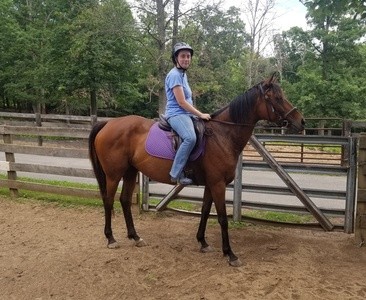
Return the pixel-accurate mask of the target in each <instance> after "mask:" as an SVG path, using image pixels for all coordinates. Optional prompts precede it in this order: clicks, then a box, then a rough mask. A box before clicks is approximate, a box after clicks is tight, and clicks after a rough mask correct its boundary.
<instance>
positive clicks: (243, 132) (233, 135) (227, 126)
mask: <svg viewBox="0 0 366 300" xmlns="http://www.w3.org/2000/svg"><path fill="white" fill-rule="evenodd" d="M214 119H215V120H217V121H219V123H218V125H217V126H216V127H217V129H216V130H217V131H218V132H219V133H220V136H221V137H222V139H221V142H222V143H223V144H224V145H225V146H227V147H229V145H230V146H231V149H233V150H234V151H235V152H236V154H239V153H241V152H242V151H243V149H244V147H245V145H246V144H247V143H248V140H249V138H250V136H251V135H252V132H253V129H254V126H255V123H254V121H253V122H248V123H246V124H236V123H233V122H232V120H231V119H230V116H229V110H225V111H223V112H222V113H221V114H219V115H218V116H216V117H215V118H214ZM220 122H222V123H220Z"/></svg>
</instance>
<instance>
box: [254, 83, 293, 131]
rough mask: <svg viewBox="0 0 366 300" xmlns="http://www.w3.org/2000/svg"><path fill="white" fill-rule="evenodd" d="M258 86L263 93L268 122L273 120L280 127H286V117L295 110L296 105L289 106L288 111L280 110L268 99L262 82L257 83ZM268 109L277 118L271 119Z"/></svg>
mask: <svg viewBox="0 0 366 300" xmlns="http://www.w3.org/2000/svg"><path fill="white" fill-rule="evenodd" d="M258 88H259V90H260V92H261V94H262V95H263V97H264V101H265V103H266V109H267V115H268V120H269V121H270V122H274V123H276V124H277V125H279V126H281V127H285V128H287V127H288V125H289V121H288V118H289V116H290V115H291V114H292V113H293V112H295V111H297V107H296V106H294V107H293V108H291V109H290V110H289V111H288V112H286V113H284V111H282V110H281V109H278V108H277V109H276V106H275V105H273V103H272V102H271V101H270V99H269V97H268V96H267V94H266V91H264V89H263V86H262V84H259V85H258ZM270 110H271V111H272V113H274V114H275V115H276V116H277V117H278V118H277V120H272V119H271V114H270V112H269V111H270Z"/></svg>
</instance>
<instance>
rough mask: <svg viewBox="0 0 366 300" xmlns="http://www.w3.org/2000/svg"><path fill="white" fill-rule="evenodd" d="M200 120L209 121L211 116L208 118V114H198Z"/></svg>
mask: <svg viewBox="0 0 366 300" xmlns="http://www.w3.org/2000/svg"><path fill="white" fill-rule="evenodd" d="M199 117H200V118H201V119H203V120H206V121H208V120H210V119H211V116H210V114H202V113H201V114H200V116H199Z"/></svg>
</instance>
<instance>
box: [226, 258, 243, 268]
mask: <svg viewBox="0 0 366 300" xmlns="http://www.w3.org/2000/svg"><path fill="white" fill-rule="evenodd" d="M229 265H230V266H232V267H241V266H242V265H243V263H242V262H241V260H240V259H239V258H238V259H235V260H229Z"/></svg>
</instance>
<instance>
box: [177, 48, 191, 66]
mask: <svg viewBox="0 0 366 300" xmlns="http://www.w3.org/2000/svg"><path fill="white" fill-rule="evenodd" d="M191 59H192V57H191V52H190V51H189V50H181V51H179V52H178V56H177V61H178V68H179V67H180V68H183V69H188V67H189V65H190V64H191Z"/></svg>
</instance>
